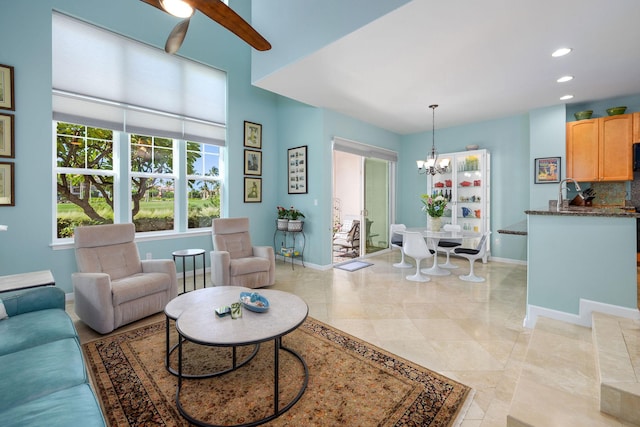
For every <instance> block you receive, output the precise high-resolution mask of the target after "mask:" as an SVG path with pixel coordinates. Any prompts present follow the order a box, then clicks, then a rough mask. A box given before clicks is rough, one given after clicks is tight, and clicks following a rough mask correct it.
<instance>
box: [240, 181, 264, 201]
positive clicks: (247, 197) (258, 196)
mask: <svg viewBox="0 0 640 427" xmlns="http://www.w3.org/2000/svg"><path fill="white" fill-rule="evenodd" d="M244 202H245V203H262V178H248V177H245V178H244Z"/></svg>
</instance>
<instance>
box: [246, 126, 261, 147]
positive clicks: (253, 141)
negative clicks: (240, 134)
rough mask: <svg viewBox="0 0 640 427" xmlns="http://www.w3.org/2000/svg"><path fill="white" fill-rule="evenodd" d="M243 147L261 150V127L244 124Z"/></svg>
mask: <svg viewBox="0 0 640 427" xmlns="http://www.w3.org/2000/svg"><path fill="white" fill-rule="evenodd" d="M244 146H245V147H250V148H262V125H260V124H258V123H251V122H247V121H245V122H244Z"/></svg>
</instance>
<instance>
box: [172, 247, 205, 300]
mask: <svg viewBox="0 0 640 427" xmlns="http://www.w3.org/2000/svg"><path fill="white" fill-rule="evenodd" d="M204 254H205V250H204V249H183V250H180V251H174V252H172V253H171V255H172V256H173V261H174V262H175V261H176V258H182V293H185V292H187V285H186V279H187V270H186V268H185V258H187V257H191V260H192V262H193V290H194V291H195V290H196V257H197V256H199V255H202V287H203V288H206V287H207V263H206V260H205V259H204Z"/></svg>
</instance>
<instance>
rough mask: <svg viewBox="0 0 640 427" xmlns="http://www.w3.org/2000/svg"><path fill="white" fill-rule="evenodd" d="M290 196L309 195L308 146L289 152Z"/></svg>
mask: <svg viewBox="0 0 640 427" xmlns="http://www.w3.org/2000/svg"><path fill="white" fill-rule="evenodd" d="M287 165H288V174H287V177H288V183H287V187H288V190H289V194H306V193H307V187H308V182H307V146H306V145H303V146H301V147H295V148H289V149H288V150H287Z"/></svg>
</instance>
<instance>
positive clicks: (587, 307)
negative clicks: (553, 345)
mask: <svg viewBox="0 0 640 427" xmlns="http://www.w3.org/2000/svg"><path fill="white" fill-rule="evenodd" d="M594 311H596V312H598V313H604V314H608V315H611V316H616V317H622V318H625V319H632V320H640V311H639V310H638V309H637V308H629V307H621V306H619V305H612V304H606V303H603V302H597V301H591V300H587V299H582V298H580V306H579V314H573V313H566V312H564V311H558V310H552V309H550V308H545V307H539V306H536V305H530V304H527V316H526V317H525V319H524V325H523V326H524V327H525V328H530V329H533V328H534V327H535V326H536V321H537V320H538V317H541V316H542V317H548V318H550V319H554V320H560V321H562V322H566V323H572V324H574V325H579V326H584V327H587V328H590V327H591V324H592V314H593V312H594Z"/></svg>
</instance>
